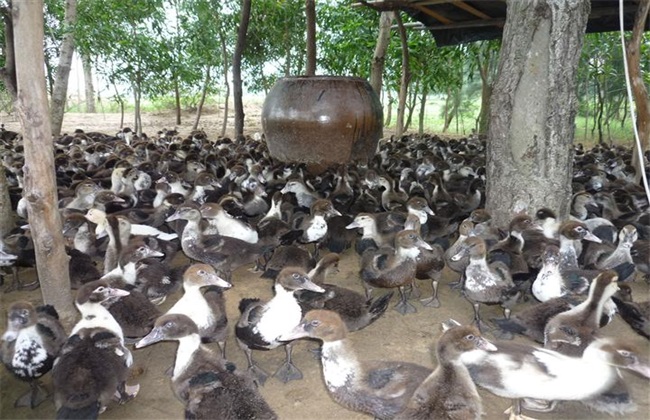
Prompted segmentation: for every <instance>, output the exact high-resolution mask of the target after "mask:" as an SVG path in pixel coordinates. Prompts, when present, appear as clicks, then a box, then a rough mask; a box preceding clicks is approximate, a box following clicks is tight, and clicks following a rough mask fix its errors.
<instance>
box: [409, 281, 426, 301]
mask: <svg viewBox="0 0 650 420" xmlns="http://www.w3.org/2000/svg"><path fill="white" fill-rule="evenodd" d="M406 296H407V298H408V299H419V298H420V296H422V292H421V291H420V288H419V287H418V285H417V283H416V281H413V283H411V285H410V287H409V288H408V291H407V292H406Z"/></svg>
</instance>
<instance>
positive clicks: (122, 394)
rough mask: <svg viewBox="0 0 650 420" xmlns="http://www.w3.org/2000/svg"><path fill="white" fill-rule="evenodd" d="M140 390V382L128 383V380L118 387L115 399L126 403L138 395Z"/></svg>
mask: <svg viewBox="0 0 650 420" xmlns="http://www.w3.org/2000/svg"><path fill="white" fill-rule="evenodd" d="M139 391H140V384H136V385H127V384H126V382H122V383H121V384H120V386H118V387H117V390H116V391H115V399H116V400H117V401H118V402H119V403H120V404H125V403H127V402H129V401H131V400H132V399H134V398H135V396H136V395H138V392H139Z"/></svg>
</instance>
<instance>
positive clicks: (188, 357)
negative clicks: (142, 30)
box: [135, 314, 277, 420]
mask: <svg viewBox="0 0 650 420" xmlns="http://www.w3.org/2000/svg"><path fill="white" fill-rule="evenodd" d="M167 340H173V341H178V349H177V351H176V360H175V361H174V367H173V371H172V378H171V385H172V390H173V391H174V395H176V398H178V399H179V400H180V401H181V402H183V404H185V418H191V419H213V418H219V419H241V418H246V419H268V420H271V419H277V415H276V414H275V413H274V412H273V409H272V408H271V407H270V406H269V404H268V403H267V402H266V401H265V400H264V398H263V396H262V395H261V394H260V392H259V391H258V389H257V386H256V384H255V382H254V380H253V378H251V377H250V376H249V375H248V373H247V372H242V371H240V370H239V369H237V367H236V366H235V365H234V364H233V363H231V362H228V361H227V360H226V359H224V358H223V357H220V356H219V355H218V354H216V353H214V352H213V351H212V350H211V349H210V348H208V347H207V346H205V345H204V344H202V340H201V336H200V333H199V328H198V327H197V326H196V324H195V323H194V321H192V319H190V318H189V317H188V316H187V315H184V314H165V315H163V316H161V317H160V318H159V319H158V320H157V321H156V324H155V326H154V328H153V330H152V331H151V332H150V333H149V334H148V335H147V336H146V337H144V338H142V339H141V340H140V341H139V342H138V343H137V344H136V346H135V347H136V348H143V347H146V346H149V345H151V344H154V343H157V342H160V341H167Z"/></svg>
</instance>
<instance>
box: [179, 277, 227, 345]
mask: <svg viewBox="0 0 650 420" xmlns="http://www.w3.org/2000/svg"><path fill="white" fill-rule="evenodd" d="M204 287H209V289H208V290H206V291H205V292H203V291H202V290H201V289H202V288H204ZM231 287H232V284H230V283H229V282H227V281H226V280H224V279H223V278H222V277H220V276H219V274H218V273H217V271H216V270H215V269H214V268H212V267H211V266H210V265H208V264H192V265H191V266H189V267H188V268H187V269H186V270H185V272H184V273H183V291H184V294H183V296H182V297H181V298H180V299H179V300H178V301H176V303H175V304H174V305H173V306H172V307H171V308H169V310H168V311H167V312H166V314H184V315H187V316H189V317H190V318H191V319H192V320H193V321H194V322H195V323H196V325H197V327H198V329H199V335H200V336H201V340H202V342H204V343H212V342H217V344H219V348H220V349H221V354H222V356H223V357H224V358H225V355H226V336H227V332H228V331H227V328H228V318H227V315H226V308H225V300H224V297H223V289H229V288H231Z"/></svg>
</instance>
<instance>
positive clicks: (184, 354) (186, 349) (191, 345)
mask: <svg viewBox="0 0 650 420" xmlns="http://www.w3.org/2000/svg"><path fill="white" fill-rule="evenodd" d="M200 346H201V337H200V336H199V334H190V335H187V336H185V337H182V338H181V339H179V340H178V349H177V350H176V361H175V362H174V372H173V377H172V379H176V378H178V377H179V376H180V375H182V374H183V372H185V370H186V369H187V367H188V366H189V365H190V363H191V362H192V358H193V355H194V353H195V352H196V351H197V350H198V349H199V347H200Z"/></svg>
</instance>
